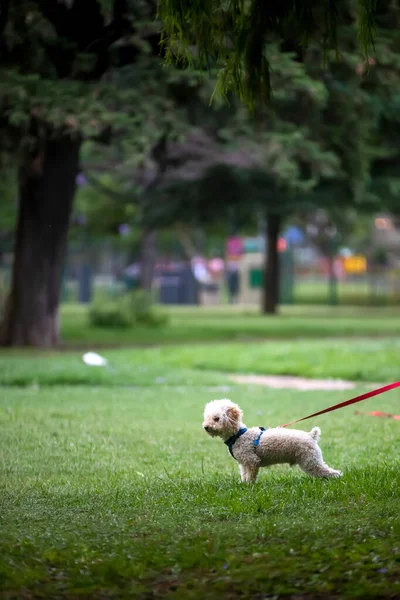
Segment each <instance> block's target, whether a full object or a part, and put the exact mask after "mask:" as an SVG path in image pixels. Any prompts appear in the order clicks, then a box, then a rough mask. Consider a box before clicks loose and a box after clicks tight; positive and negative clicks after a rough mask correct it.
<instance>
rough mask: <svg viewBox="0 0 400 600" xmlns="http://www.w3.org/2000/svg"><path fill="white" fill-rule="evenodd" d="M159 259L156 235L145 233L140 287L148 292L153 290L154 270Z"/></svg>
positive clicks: (150, 232)
mask: <svg viewBox="0 0 400 600" xmlns="http://www.w3.org/2000/svg"><path fill="white" fill-rule="evenodd" d="M156 259H157V248H156V233H155V232H154V231H145V232H144V233H143V238H142V247H141V256H140V287H141V289H142V290H146V292H151V290H152V289H153V280H154V270H155V266H156Z"/></svg>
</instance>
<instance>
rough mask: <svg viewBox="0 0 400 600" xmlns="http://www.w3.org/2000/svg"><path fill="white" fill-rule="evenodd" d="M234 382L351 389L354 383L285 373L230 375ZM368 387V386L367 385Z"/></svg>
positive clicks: (286, 387)
mask: <svg viewBox="0 0 400 600" xmlns="http://www.w3.org/2000/svg"><path fill="white" fill-rule="evenodd" d="M230 379H231V380H232V381H234V382H235V383H242V384H255V385H264V386H266V387H269V388H275V389H280V390H283V389H294V390H300V391H304V392H306V391H310V390H352V389H353V388H355V386H356V384H355V383H353V382H352V381H343V380H341V379H305V378H303V377H290V376H287V375H280V376H279V375H231V376H230ZM368 387H369V386H368Z"/></svg>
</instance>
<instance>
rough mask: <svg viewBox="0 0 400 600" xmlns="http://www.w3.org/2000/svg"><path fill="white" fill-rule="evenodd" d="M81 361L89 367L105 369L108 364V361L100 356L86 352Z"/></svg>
mask: <svg viewBox="0 0 400 600" xmlns="http://www.w3.org/2000/svg"><path fill="white" fill-rule="evenodd" d="M82 360H83V362H84V363H85V365H89V366H90V367H105V366H106V365H107V364H108V360H107V359H106V358H104V357H103V356H100V354H96V352H86V354H84V355H83V356H82Z"/></svg>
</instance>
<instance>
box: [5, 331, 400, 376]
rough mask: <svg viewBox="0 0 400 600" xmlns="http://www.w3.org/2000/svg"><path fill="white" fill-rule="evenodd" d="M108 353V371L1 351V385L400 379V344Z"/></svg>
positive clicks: (56, 355) (53, 355)
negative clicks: (242, 376) (240, 376)
mask: <svg viewBox="0 0 400 600" xmlns="http://www.w3.org/2000/svg"><path fill="white" fill-rule="evenodd" d="M91 348H92V346H90V345H88V346H87V347H86V350H87V349H91ZM101 353H102V355H103V356H105V357H106V358H107V359H108V361H109V365H108V367H107V368H105V369H104V368H94V367H92V368H90V367H87V366H86V365H85V364H84V363H83V362H82V358H81V357H82V351H77V350H75V351H73V352H72V351H71V352H63V353H60V352H43V353H30V352H24V353H21V352H10V351H0V385H18V386H31V385H40V386H44V385H89V386H92V385H106V386H117V387H122V388H123V387H126V386H144V385H150V386H151V385H156V386H160V385H170V386H174V385H186V386H187V385H198V384H199V383H204V384H210V385H212V384H215V385H217V384H218V385H227V384H230V380H229V378H228V374H229V373H248V374H262V375H298V376H305V377H317V378H320V377H323V378H339V379H349V380H354V381H366V382H378V383H380V382H391V381H396V380H397V379H398V378H399V356H400V339H398V338H383V339H379V338H377V339H374V338H366V339H358V338H357V339H347V338H345V339H337V338H335V339H318V340H293V341H288V340H281V341H280V340H270V341H253V342H248V343H246V344H239V343H232V342H231V343H227V342H225V343H213V344H210V343H204V344H199V345H196V344H186V345H174V346H161V347H158V348H123V349H104V350H102V352H101Z"/></svg>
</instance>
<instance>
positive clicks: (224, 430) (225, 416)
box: [203, 399, 243, 439]
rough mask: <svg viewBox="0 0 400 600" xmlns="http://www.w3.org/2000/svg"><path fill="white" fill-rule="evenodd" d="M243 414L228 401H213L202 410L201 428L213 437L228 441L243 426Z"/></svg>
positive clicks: (235, 405)
mask: <svg viewBox="0 0 400 600" xmlns="http://www.w3.org/2000/svg"><path fill="white" fill-rule="evenodd" d="M242 416H243V412H242V411H241V410H240V408H239V407H238V405H237V404H234V403H233V402H231V401H230V400H226V399H225V400H213V401H212V402H209V403H208V404H206V407H205V409H204V421H203V427H204V429H205V430H206V431H207V433H208V434H209V435H211V436H213V437H215V436H219V437H222V438H226V439H228V438H229V437H231V436H232V435H234V434H235V433H237V431H238V430H239V429H240V428H241V427H242V426H243V424H242Z"/></svg>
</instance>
